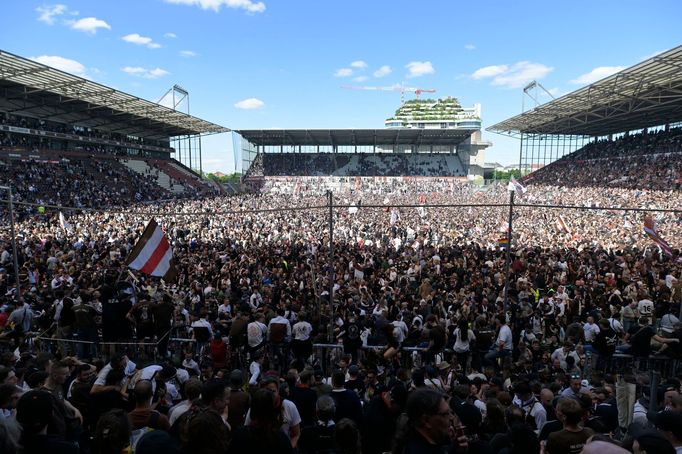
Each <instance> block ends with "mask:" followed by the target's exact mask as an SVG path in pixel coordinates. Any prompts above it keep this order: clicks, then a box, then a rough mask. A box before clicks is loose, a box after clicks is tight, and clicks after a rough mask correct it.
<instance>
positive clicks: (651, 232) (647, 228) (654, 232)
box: [644, 216, 673, 255]
mask: <svg viewBox="0 0 682 454" xmlns="http://www.w3.org/2000/svg"><path fill="white" fill-rule="evenodd" d="M644 233H646V234H647V236H648V237H649V238H651V239H652V240H653V242H654V243H656V244H657V245H658V247H660V248H661V250H662V251H663V253H664V254H666V255H673V250H672V248H671V247H670V245H669V244H668V243H666V241H665V240H664V239H663V238H661V236H660V235H659V233H658V227H657V226H656V221H654V219H653V218H652V217H651V216H646V217H645V218H644Z"/></svg>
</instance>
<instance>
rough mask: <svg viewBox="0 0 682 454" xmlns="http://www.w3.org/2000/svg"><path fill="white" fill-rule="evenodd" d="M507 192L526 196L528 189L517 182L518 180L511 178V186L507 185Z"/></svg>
mask: <svg viewBox="0 0 682 454" xmlns="http://www.w3.org/2000/svg"><path fill="white" fill-rule="evenodd" d="M507 191H516V193H517V194H518V195H521V194H524V193H525V192H526V191H527V189H526V188H525V187H524V186H523V185H522V184H521V183H519V182H518V181H516V178H514V177H511V179H510V180H509V184H508V185H507Z"/></svg>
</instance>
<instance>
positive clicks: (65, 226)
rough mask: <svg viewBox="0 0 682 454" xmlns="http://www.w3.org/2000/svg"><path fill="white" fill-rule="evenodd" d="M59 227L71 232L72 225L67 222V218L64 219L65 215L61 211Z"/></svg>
mask: <svg viewBox="0 0 682 454" xmlns="http://www.w3.org/2000/svg"><path fill="white" fill-rule="evenodd" d="M59 225H60V226H61V227H62V228H63V229H64V231H65V232H70V231H71V224H69V223H68V222H67V221H66V217H64V213H62V212H61V211H60V212H59Z"/></svg>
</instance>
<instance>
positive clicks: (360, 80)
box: [353, 76, 369, 82]
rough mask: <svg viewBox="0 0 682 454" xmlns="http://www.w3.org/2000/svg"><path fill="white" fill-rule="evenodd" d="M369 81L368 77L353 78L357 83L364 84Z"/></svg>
mask: <svg viewBox="0 0 682 454" xmlns="http://www.w3.org/2000/svg"><path fill="white" fill-rule="evenodd" d="M367 79H369V77H367V76H358V77H353V80H354V81H355V82H364V81H366V80H367Z"/></svg>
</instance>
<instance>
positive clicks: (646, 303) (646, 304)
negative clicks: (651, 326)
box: [637, 299, 654, 317]
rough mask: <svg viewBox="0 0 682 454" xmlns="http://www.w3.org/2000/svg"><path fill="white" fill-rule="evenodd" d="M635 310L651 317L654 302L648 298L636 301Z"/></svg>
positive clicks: (641, 314)
mask: <svg viewBox="0 0 682 454" xmlns="http://www.w3.org/2000/svg"><path fill="white" fill-rule="evenodd" d="M637 310H638V311H639V315H640V316H642V317H651V316H652V315H653V313H654V302H653V301H651V300H648V299H643V300H641V301H640V302H639V303H637Z"/></svg>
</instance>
